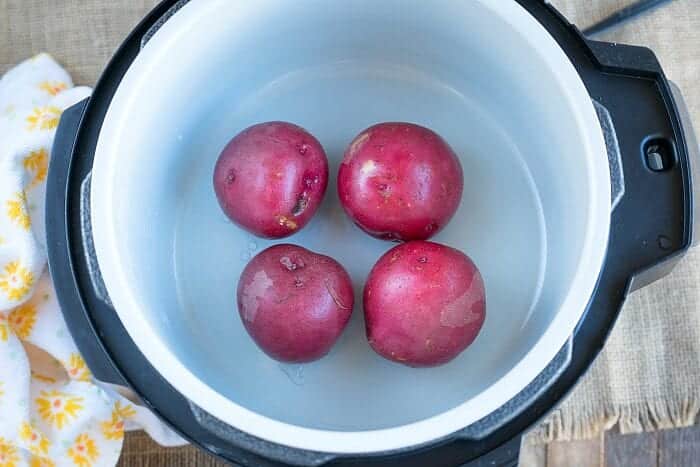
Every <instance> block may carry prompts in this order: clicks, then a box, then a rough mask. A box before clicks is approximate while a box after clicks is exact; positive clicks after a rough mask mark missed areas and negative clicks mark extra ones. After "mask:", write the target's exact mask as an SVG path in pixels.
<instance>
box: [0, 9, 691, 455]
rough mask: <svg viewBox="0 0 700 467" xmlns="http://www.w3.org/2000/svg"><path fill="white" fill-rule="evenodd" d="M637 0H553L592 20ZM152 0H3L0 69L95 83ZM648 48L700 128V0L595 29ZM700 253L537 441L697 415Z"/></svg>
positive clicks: (643, 310)
mask: <svg viewBox="0 0 700 467" xmlns="http://www.w3.org/2000/svg"><path fill="white" fill-rule="evenodd" d="M503 1H508V0H503ZM631 2H632V1H631V0H553V1H552V3H554V4H555V5H556V6H558V7H559V8H560V9H561V11H562V12H563V13H564V14H565V15H566V16H567V17H568V18H569V19H570V20H571V21H572V22H574V23H575V24H578V25H580V26H585V25H588V24H590V23H592V22H594V21H596V20H598V19H600V18H602V17H603V16H605V15H607V14H609V13H611V12H613V11H615V10H616V9H618V8H619V7H621V6H624V5H626V4H629V3H631ZM155 3H156V1H155V0H116V1H115V0H62V1H48V0H0V73H2V72H4V71H5V70H7V69H8V68H9V67H11V66H13V65H14V64H16V63H18V62H19V61H21V60H23V59H24V58H27V57H29V56H31V55H33V54H35V53H38V52H42V51H46V52H49V53H50V54H52V55H53V56H54V57H55V58H56V59H57V60H58V61H60V62H61V63H62V64H63V65H64V66H65V67H66V68H67V69H68V71H69V72H70V73H71V74H72V75H73V77H74V80H75V81H76V83H78V84H88V85H91V84H94V82H95V80H96V78H97V77H98V76H99V73H100V70H102V68H103V67H104V64H105V63H106V61H107V59H108V58H109V57H110V55H111V54H112V52H113V51H114V49H115V47H116V46H117V45H118V44H119V43H120V41H121V40H122V39H123V38H124V37H125V36H126V34H128V32H129V31H130V29H131V28H132V27H133V25H134V24H135V23H136V22H137V21H138V20H139V19H140V18H141V17H143V15H144V14H145V13H146V12H147V11H148V9H149V8H151V7H152V6H153V5H154V4H155ZM599 38H600V39H603V40H616V41H619V42H625V43H632V44H640V45H646V46H649V47H651V48H652V49H653V50H654V51H655V52H656V54H657V55H658V57H659V59H660V60H661V62H662V64H663V66H664V68H665V70H666V73H667V74H668V76H669V77H670V78H671V79H673V80H674V81H676V82H677V83H678V84H679V85H680V87H681V89H683V91H684V94H685V96H686V99H687V103H688V106H689V108H690V112H691V115H692V116H693V117H694V119H695V121H696V122H698V126H699V127H700V83H698V77H699V75H700V0H676V1H675V2H673V3H672V4H671V5H670V6H667V7H665V8H664V9H661V10H658V11H656V12H654V13H652V14H650V15H648V16H646V17H644V18H641V19H639V20H637V21H634V22H632V23H630V24H628V25H626V26H623V27H620V28H618V29H615V30H614V31H612V32H609V33H606V34H603V35H601V36H600V37H599ZM699 279H700V252H697V251H695V252H691V253H690V254H689V255H688V256H687V257H686V258H685V259H684V260H683V261H682V263H681V264H680V266H679V267H678V268H677V269H676V270H675V271H674V272H673V273H672V275H671V276H670V277H668V278H666V279H664V280H663V281H661V282H659V283H657V284H654V285H652V286H650V287H648V288H646V289H644V290H642V291H640V292H637V293H635V294H633V295H632V296H631V297H630V298H629V300H628V303H627V305H626V306H625V308H624V310H623V311H622V313H621V315H620V318H619V320H618V322H617V324H616V326H615V329H614V331H613V333H612V335H611V337H610V340H609V341H608V343H607V345H606V347H605V350H604V351H603V352H602V354H601V356H600V357H599V358H598V360H597V361H596V363H595V364H594V366H593V368H592V370H591V371H590V372H589V373H588V375H586V377H585V378H584V379H583V380H582V382H581V383H580V384H579V386H578V387H577V388H576V390H575V391H574V392H573V393H572V394H571V396H570V397H569V398H568V399H567V401H566V402H565V403H564V404H563V405H562V406H561V407H560V408H558V409H557V410H555V411H554V413H553V414H552V415H551V416H550V417H549V418H548V420H547V421H546V422H545V423H544V424H542V425H541V426H540V427H538V428H536V429H535V430H534V432H533V434H532V436H531V437H530V439H531V440H533V441H537V440H540V441H541V440H551V439H570V438H579V437H588V436H594V435H595V434H597V433H598V432H599V431H600V430H602V429H605V428H609V427H612V426H614V425H615V424H619V428H620V430H621V431H623V432H633V431H640V430H652V429H658V428H666V427H673V426H684V425H689V424H692V423H694V421H695V419H696V415H697V412H698V409H699V406H700V313H699V312H698V307H699V306H700V287H698V281H699ZM122 463H123V465H129V466H178V465H183V466H184V465H188V466H189V465H218V464H216V461H214V460H213V459H211V458H210V457H209V456H207V455H205V454H202V453H200V452H198V451H197V450H195V449H194V448H190V447H186V448H177V449H170V450H165V449H162V448H159V447H158V446H157V445H155V444H153V443H152V442H151V441H150V440H148V439H147V438H146V437H145V435H143V434H139V433H135V434H130V435H128V436H127V442H126V443H125V446H124V454H123V458H122Z"/></svg>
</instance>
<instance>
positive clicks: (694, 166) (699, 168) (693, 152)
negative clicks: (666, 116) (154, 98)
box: [668, 81, 700, 247]
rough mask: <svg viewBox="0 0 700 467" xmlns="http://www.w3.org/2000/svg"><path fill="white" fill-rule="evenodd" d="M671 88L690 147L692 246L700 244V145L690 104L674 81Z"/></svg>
mask: <svg viewBox="0 0 700 467" xmlns="http://www.w3.org/2000/svg"><path fill="white" fill-rule="evenodd" d="M668 84H669V86H670V88H671V94H672V95H673V100H674V101H675V103H676V110H678V115H679V117H680V119H681V127H682V128H683V134H684V135H685V144H686V146H687V148H688V164H689V166H690V178H691V182H692V183H691V185H692V188H693V200H692V201H693V202H692V205H693V230H692V232H691V239H692V240H691V246H693V247H695V246H698V244H700V145H699V144H698V138H697V134H696V132H695V128H694V126H693V121H692V120H691V118H690V112H689V111H688V105H687V104H686V102H685V98H684V97H683V93H682V92H681V90H680V88H679V87H678V86H677V85H676V83H674V82H673V81H669V82H668Z"/></svg>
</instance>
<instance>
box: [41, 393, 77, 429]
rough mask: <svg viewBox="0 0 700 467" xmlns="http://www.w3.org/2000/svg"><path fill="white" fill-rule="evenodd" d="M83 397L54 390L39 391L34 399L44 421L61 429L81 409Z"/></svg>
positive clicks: (75, 416)
mask: <svg viewBox="0 0 700 467" xmlns="http://www.w3.org/2000/svg"><path fill="white" fill-rule="evenodd" d="M82 402H83V398H82V397H79V396H72V395H70V394H66V393H63V392H59V391H56V390H52V391H41V393H39V397H37V399H36V405H37V409H38V410H39V415H40V416H41V418H42V419H44V421H45V422H46V423H49V424H50V425H52V426H54V427H56V428H58V429H59V430H61V429H63V427H64V426H66V425H68V423H70V422H71V421H72V419H75V418H77V416H78V413H79V412H80V411H81V410H83V405H82Z"/></svg>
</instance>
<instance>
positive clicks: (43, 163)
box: [22, 148, 49, 188]
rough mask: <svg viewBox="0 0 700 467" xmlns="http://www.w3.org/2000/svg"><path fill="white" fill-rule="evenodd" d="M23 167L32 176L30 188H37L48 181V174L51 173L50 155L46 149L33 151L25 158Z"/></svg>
mask: <svg viewBox="0 0 700 467" xmlns="http://www.w3.org/2000/svg"><path fill="white" fill-rule="evenodd" d="M22 165H24V169H25V170H26V171H27V172H29V173H30V174H32V181H31V182H29V187H30V188H32V187H35V186H36V185H38V184H39V183H41V182H43V181H44V180H46V174H47V173H48V171H49V153H48V152H47V151H46V149H44V148H41V149H38V150H36V151H32V152H30V153H29V155H28V156H27V157H25V158H24V161H23V163H22Z"/></svg>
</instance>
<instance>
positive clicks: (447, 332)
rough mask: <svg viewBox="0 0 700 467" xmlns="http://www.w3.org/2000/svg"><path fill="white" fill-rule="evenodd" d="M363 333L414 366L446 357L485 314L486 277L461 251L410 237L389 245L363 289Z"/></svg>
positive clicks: (470, 337)
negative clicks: (410, 238)
mask: <svg viewBox="0 0 700 467" xmlns="http://www.w3.org/2000/svg"><path fill="white" fill-rule="evenodd" d="M363 298H364V309H365V325H366V331H367V339H368V340H369V344H370V345H371V346H372V348H373V349H374V350H375V351H376V352H377V353H378V354H379V355H381V356H383V357H385V358H387V359H389V360H393V361H395V362H398V363H403V364H404V365H408V366H412V367H428V366H437V365H441V364H444V363H447V362H449V361H450V360H452V359H453V358H455V357H456V356H457V355H459V354H460V353H461V352H462V351H463V350H464V349H466V348H467V347H468V346H469V345H470V344H471V343H472V342H473V341H474V339H475V338H476V336H477V334H479V331H480V330H481V327H482V325H483V324H484V319H485V317H486V298H485V291H484V283H483V280H482V278H481V274H480V273H479V270H478V269H477V267H476V266H475V265H474V263H473V262H472V261H471V260H470V259H469V257H467V256H466V255H465V254H464V253H462V252H461V251H458V250H455V249H454V248H450V247H447V246H444V245H440V244H438V243H433V242H425V241H413V242H408V243H404V244H401V245H399V246H396V247H394V248H392V249H391V250H389V251H388V252H387V253H385V254H384V256H382V257H381V258H380V259H379V261H378V262H377V264H375V265H374V267H373V268H372V271H371V272H370V274H369V277H368V279H367V283H366V284H365V289H364V297H363Z"/></svg>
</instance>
